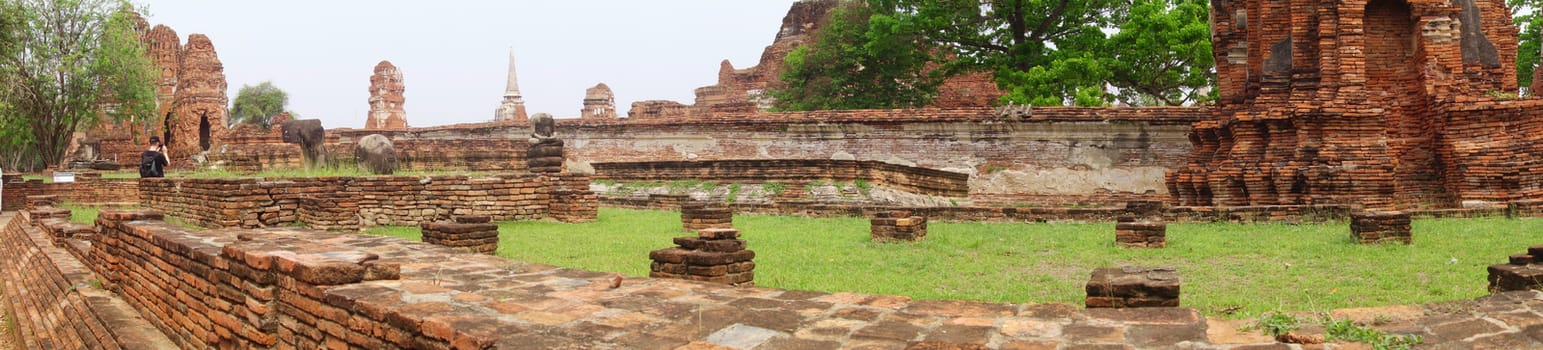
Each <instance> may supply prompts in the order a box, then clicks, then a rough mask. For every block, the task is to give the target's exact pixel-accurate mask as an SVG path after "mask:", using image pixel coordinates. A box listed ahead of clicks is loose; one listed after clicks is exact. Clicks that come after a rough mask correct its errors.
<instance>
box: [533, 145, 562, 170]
mask: <svg viewBox="0 0 1543 350" xmlns="http://www.w3.org/2000/svg"><path fill="white" fill-rule="evenodd" d="M525 156H526V158H525V165H526V166H528V167H530V172H532V173H537V174H555V173H560V172H562V171H563V140H559V139H547V140H542V141H540V142H539V143H536V144H533V145H530V149H527V150H526V151H525Z"/></svg>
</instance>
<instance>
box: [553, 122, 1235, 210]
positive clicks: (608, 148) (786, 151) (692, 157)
mask: <svg viewBox="0 0 1543 350" xmlns="http://www.w3.org/2000/svg"><path fill="white" fill-rule="evenodd" d="M1206 113H1209V112H1208V111H1207V110H1205V109H1200V108H1038V109H1035V110H1034V112H1033V116H1032V117H1029V118H1026V119H1022V120H1014V119H1010V118H1004V117H1002V116H1001V115H999V114H997V113H996V112H995V111H994V110H992V109H987V108H968V109H920V110H868V111H821V112H801V113H726V114H713V115H706V116H701V117H697V118H690V119H639V120H623V121H590V120H584V121H580V120H559V128H558V131H559V138H562V139H563V140H565V141H567V142H568V147H569V151H568V156H567V157H568V158H569V160H570V162H589V163H609V162H662V161H714V160H747V159H759V160H766V159H807V160H825V159H853V160H859V161H880V162H886V163H891V164H900V165H905V166H914V167H921V168H928V169H937V170H944V171H950V172H958V173H966V174H969V175H970V179H969V184H970V187H969V192H970V197H971V199H972V200H974V201H975V202H976V203H977V204H981V203H986V204H1001V205H1013V204H1016V203H1032V204H1040V203H1045V202H1052V203H1055V204H1056V205H1059V204H1060V203H1062V202H1071V203H1070V204H1084V205H1097V204H1113V203H1121V202H1124V201H1125V200H1131V199H1157V198H1162V197H1164V196H1165V195H1166V192H1167V191H1166V188H1165V187H1164V186H1163V180H1162V176H1163V175H1162V174H1163V172H1165V171H1167V170H1168V169H1170V168H1172V167H1177V166H1178V165H1180V164H1182V163H1181V162H1182V159H1183V157H1184V155H1186V154H1188V153H1190V147H1189V145H1188V142H1187V139H1186V138H1185V133H1187V132H1188V131H1189V129H1188V128H1187V127H1185V126H1184V125H1185V124H1189V123H1192V122H1194V121H1195V120H1198V119H1199V118H1200V117H1201V116H1202V115H1205V114H1206Z"/></svg>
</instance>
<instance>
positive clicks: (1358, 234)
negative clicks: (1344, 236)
mask: <svg viewBox="0 0 1543 350" xmlns="http://www.w3.org/2000/svg"><path fill="white" fill-rule="evenodd" d="M1411 223H1412V221H1411V219H1410V217H1409V213H1405V212H1398V211H1388V212H1362V213H1354V214H1351V215H1350V235H1351V237H1354V238H1355V240H1356V241H1357V242H1360V243H1361V244H1377V243H1403V244H1410V243H1413V241H1414V237H1413V234H1411V233H1410V231H1411Z"/></svg>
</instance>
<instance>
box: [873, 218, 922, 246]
mask: <svg viewBox="0 0 1543 350" xmlns="http://www.w3.org/2000/svg"><path fill="white" fill-rule="evenodd" d="M868 238H869V239H871V240H873V241H875V242H920V241H921V240H924V239H927V217H925V216H920V215H912V214H911V212H910V211H906V210H895V211H887V212H886V211H881V212H877V213H874V214H873V219H870V220H868Z"/></svg>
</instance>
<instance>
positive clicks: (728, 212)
mask: <svg viewBox="0 0 1543 350" xmlns="http://www.w3.org/2000/svg"><path fill="white" fill-rule="evenodd" d="M680 225H681V229H682V230H684V231H685V232H686V233H692V232H698V231H701V230H706V229H710V228H726V229H731V228H734V210H733V209H730V208H729V206H728V205H723V204H718V203H701V202H696V203H690V204H682V205H681V206H680Z"/></svg>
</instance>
